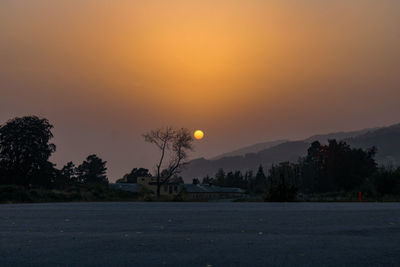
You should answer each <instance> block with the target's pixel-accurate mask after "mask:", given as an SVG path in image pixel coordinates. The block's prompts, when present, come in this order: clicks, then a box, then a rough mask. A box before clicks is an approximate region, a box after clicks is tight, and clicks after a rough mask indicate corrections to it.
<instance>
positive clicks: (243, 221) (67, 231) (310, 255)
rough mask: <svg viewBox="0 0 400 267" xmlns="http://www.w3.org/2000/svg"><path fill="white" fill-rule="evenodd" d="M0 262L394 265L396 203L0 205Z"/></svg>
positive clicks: (398, 258)
mask: <svg viewBox="0 0 400 267" xmlns="http://www.w3.org/2000/svg"><path fill="white" fill-rule="evenodd" d="M0 266H400V203H55V204H54V203H53V204H21V205H0Z"/></svg>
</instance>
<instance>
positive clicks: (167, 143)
mask: <svg viewBox="0 0 400 267" xmlns="http://www.w3.org/2000/svg"><path fill="white" fill-rule="evenodd" d="M143 137H144V139H145V141H146V142H149V143H151V144H155V145H156V146H157V148H158V149H159V150H160V159H159V161H158V163H157V164H156V175H157V197H160V188H161V186H162V185H163V184H165V183H168V181H169V180H170V178H171V177H173V176H174V175H176V174H178V173H179V172H180V171H181V169H182V166H183V165H184V164H185V163H186V162H185V159H187V156H188V155H187V152H188V151H192V150H193V138H192V135H191V134H190V132H189V130H188V129H186V128H181V129H174V128H173V127H165V128H159V129H156V130H151V131H150V132H148V133H146V134H144V135H143ZM163 166H165V167H164V169H163Z"/></svg>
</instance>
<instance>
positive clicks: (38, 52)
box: [0, 0, 400, 180]
mask: <svg viewBox="0 0 400 267" xmlns="http://www.w3.org/2000/svg"><path fill="white" fill-rule="evenodd" d="M399 14H400V1H398V0H375V1H372V0H343V1H340V0H337V1H324V0H319V1H316V0H315V1H312V0H309V1H307V0H304V1H300V0H290V1H289V0H286V1H284V0H277V1H265V0H201V1H191V0H182V1H172V0H169V1H164V0H143V1H128V0H126V1H124V0H120V1H118V0H108V1H106V0H86V1H84V0H79V1H78V0H64V1H62V0H59V1H54V0H35V1H29V0H26V1H22V0H1V1H0V92H1V95H0V123H4V122H5V121H6V120H8V119H10V118H12V117H15V116H23V115H30V114H36V115H39V116H44V117H46V118H48V119H49V120H50V121H51V123H53V124H54V126H55V129H54V134H55V139H54V142H55V143H56V145H57V152H56V154H55V156H54V157H53V160H54V161H56V162H57V163H58V166H59V167H60V166H62V164H64V163H65V162H66V161H69V160H72V161H74V162H75V163H77V164H79V163H80V162H81V161H82V160H83V159H84V157H86V156H87V155H89V154H91V153H96V154H98V155H99V156H100V157H102V158H103V159H105V160H107V161H108V163H109V164H108V167H109V176H110V178H111V179H112V180H114V179H116V178H119V177H120V176H122V175H123V174H124V173H126V172H128V171H129V170H130V169H131V168H133V167H138V166H145V167H152V164H153V162H154V160H155V157H154V156H155V154H154V152H155V150H154V149H153V148H152V147H151V145H148V144H146V143H145V142H144V141H143V138H142V136H141V134H143V133H144V132H146V131H147V130H149V129H152V128H157V127H160V126H163V125H173V126H177V127H187V128H189V129H191V130H195V129H197V128H199V129H202V130H204V131H205V134H206V137H205V139H203V140H202V141H197V142H196V152H195V153H193V154H192V157H209V156H215V155H217V154H220V153H222V152H227V151H229V150H232V149H235V148H238V147H241V146H244V145H248V144H253V143H256V142H261V141H267V140H274V139H281V138H291V139H297V138H303V137H306V136H308V135H311V134H314V133H325V132H332V131H342V130H352V129H360V128H366V127H374V126H381V125H388V124H393V123H398V122H400V116H399V115H400V104H399V103H400V15H399Z"/></svg>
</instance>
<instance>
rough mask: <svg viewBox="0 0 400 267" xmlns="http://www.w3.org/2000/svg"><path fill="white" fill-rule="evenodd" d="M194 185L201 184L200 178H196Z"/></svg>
mask: <svg viewBox="0 0 400 267" xmlns="http://www.w3.org/2000/svg"><path fill="white" fill-rule="evenodd" d="M192 184H200V180H199V179H198V178H194V179H193V181H192Z"/></svg>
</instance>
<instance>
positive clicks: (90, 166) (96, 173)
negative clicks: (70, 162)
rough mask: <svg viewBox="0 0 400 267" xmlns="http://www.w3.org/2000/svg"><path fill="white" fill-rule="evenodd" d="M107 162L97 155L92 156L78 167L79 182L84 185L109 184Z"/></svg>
mask: <svg viewBox="0 0 400 267" xmlns="http://www.w3.org/2000/svg"><path fill="white" fill-rule="evenodd" d="M106 163H107V162H106V161H103V160H102V159H101V158H99V157H97V156H96V155H90V156H88V157H87V158H86V160H85V161H84V162H83V163H82V164H81V165H79V166H78V168H77V176H78V180H79V181H80V182H81V183H84V184H108V179H107V176H106V171H107V168H106Z"/></svg>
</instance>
